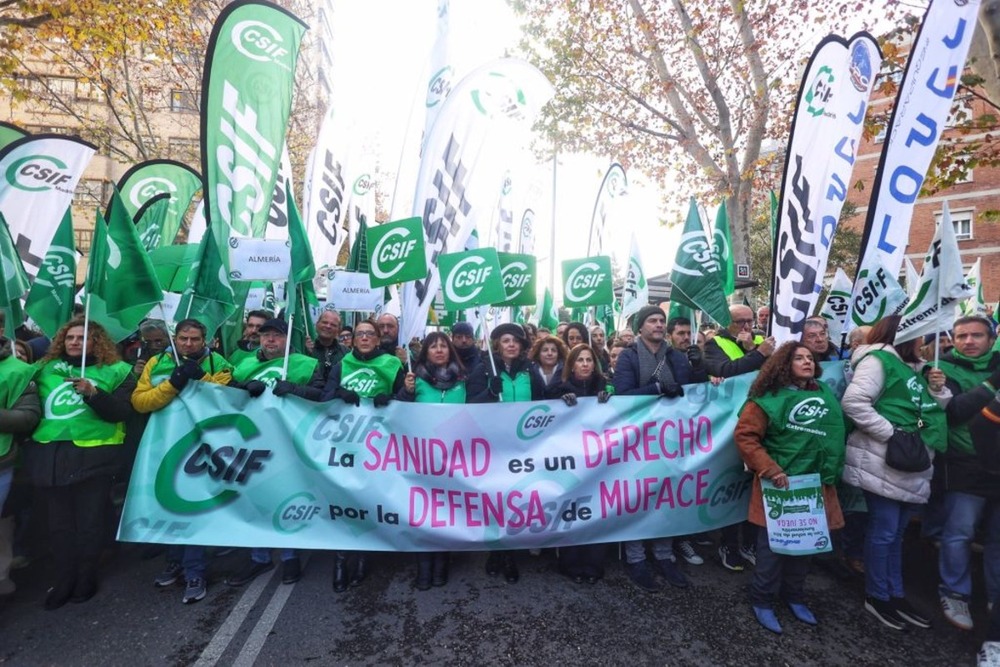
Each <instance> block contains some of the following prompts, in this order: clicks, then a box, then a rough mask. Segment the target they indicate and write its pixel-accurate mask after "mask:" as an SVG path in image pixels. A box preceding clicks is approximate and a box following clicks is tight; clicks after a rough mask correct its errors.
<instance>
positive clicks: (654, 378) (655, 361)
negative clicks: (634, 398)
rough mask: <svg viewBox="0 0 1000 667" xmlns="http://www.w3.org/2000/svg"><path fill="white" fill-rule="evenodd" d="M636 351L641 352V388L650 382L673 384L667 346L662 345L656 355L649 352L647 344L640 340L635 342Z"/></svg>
mask: <svg viewBox="0 0 1000 667" xmlns="http://www.w3.org/2000/svg"><path fill="white" fill-rule="evenodd" d="M635 348H636V351H638V352H639V386H640V387H642V386H645V385H647V384H649V383H650V382H659V383H660V384H673V383H674V382H675V380H674V374H673V372H672V371H671V369H670V365H669V364H667V344H666V343H660V349H659V350H657V352H656V354H653V353H652V352H650V351H649V348H648V347H646V343H645V342H643V340H642V339H641V338H640V339H639V340H637V341H636V342H635Z"/></svg>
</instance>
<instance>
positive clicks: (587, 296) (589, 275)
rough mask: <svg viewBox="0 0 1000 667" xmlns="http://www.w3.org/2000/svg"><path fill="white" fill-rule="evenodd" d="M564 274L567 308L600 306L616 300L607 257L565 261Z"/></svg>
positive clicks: (564, 294) (609, 261)
mask: <svg viewBox="0 0 1000 667" xmlns="http://www.w3.org/2000/svg"><path fill="white" fill-rule="evenodd" d="M562 274H563V305H564V306H566V307H567V308H585V307H586V306H600V305H606V304H609V303H612V302H613V301H614V300H615V291H614V287H613V285H612V280H611V258H610V257H608V256H607V255H597V256H595V257H584V258H582V259H567V260H564V261H563V263H562Z"/></svg>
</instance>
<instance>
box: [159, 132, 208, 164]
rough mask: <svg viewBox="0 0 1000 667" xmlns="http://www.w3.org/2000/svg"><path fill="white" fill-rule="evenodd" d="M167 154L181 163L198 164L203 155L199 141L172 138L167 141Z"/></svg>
mask: <svg viewBox="0 0 1000 667" xmlns="http://www.w3.org/2000/svg"><path fill="white" fill-rule="evenodd" d="M167 154H168V155H169V156H170V157H171V158H173V159H174V160H180V161H181V162H197V161H198V159H199V156H200V155H201V143H200V142H199V141H198V140H197V139H188V138H186V137H170V138H169V139H168V140H167Z"/></svg>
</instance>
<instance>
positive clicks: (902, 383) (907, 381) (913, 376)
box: [869, 350, 948, 452]
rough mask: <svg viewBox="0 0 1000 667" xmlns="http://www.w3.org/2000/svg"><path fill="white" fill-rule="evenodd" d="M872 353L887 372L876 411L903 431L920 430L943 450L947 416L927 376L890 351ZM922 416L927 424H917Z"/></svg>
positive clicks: (929, 442) (926, 440)
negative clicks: (925, 380)
mask: <svg viewBox="0 0 1000 667" xmlns="http://www.w3.org/2000/svg"><path fill="white" fill-rule="evenodd" d="M869 354H871V355H873V356H874V357H875V358H876V359H878V360H879V361H880V362H881V363H882V370H883V371H884V372H885V386H884V387H883V388H882V395H881V396H879V398H878V400H877V401H875V405H874V406H872V407H874V408H875V411H876V412H877V413H879V414H880V415H882V416H883V417H885V418H886V419H888V420H889V421H890V422H891V423H892V425H893V426H895V427H896V428H898V429H900V430H901V431H907V432H909V433H914V432H916V431H919V432H920V436H921V438H922V439H923V441H924V444H925V445H927V446H928V447H930V448H931V449H934V450H937V451H939V452H943V451H944V450H945V449H946V448H947V443H948V422H947V418H946V417H945V414H944V410H943V409H942V408H941V406H939V405H938V404H937V401H935V400H934V399H933V398H932V397H931V394H930V391H928V389H927V383H926V382H924V378H922V377H921V376H920V374H919V373H915V372H913V369H912V368H910V367H909V366H907V365H906V363H904V362H903V360H901V359H900V358H899V357H897V356H896V355H894V354H892V353H890V352H885V351H883V350H876V351H874V352H870V353H869ZM918 419H920V420H922V421H923V427H920V426H919V425H918V424H917V420H918Z"/></svg>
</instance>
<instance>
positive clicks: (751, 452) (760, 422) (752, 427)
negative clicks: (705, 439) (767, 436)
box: [734, 402, 844, 530]
mask: <svg viewBox="0 0 1000 667" xmlns="http://www.w3.org/2000/svg"><path fill="white" fill-rule="evenodd" d="M766 432H767V414H766V413H765V412H764V410H762V409H761V407H760V406H759V405H757V404H756V403H753V402H748V403H747V404H746V406H745V407H744V408H743V412H742V413H741V414H740V420H739V421H738V422H737V423H736V433H735V434H734V437H735V439H736V448H737V449H738V450H739V452H740V458H742V459H743V462H744V463H746V465H747V467H748V468H750V470H751V472H753V473H754V477H755V479H754V483H753V484H752V485H751V489H750V509H749V512H748V514H747V520H748V521H749V522H750V523H752V524H755V525H758V526H766V525H767V522H766V521H765V519H764V495H763V492H762V491H761V489H760V478H762V477H763V478H764V479H770V478H772V477H774V476H775V475H777V474H778V473H780V472H782V470H781V467H780V466H779V465H778V464H777V463H775V462H774V459H772V458H771V456H770V455H769V454H768V453H767V448H766V447H765V446H764V444H763V441H764V433H766ZM823 503H824V504H825V505H826V523H827V525H828V527H829V528H830V530H836V529H838V528H843V527H844V514H843V512H841V511H840V500H839V499H838V498H837V488H836V487H835V486H831V485H830V484H824V485H823Z"/></svg>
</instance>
